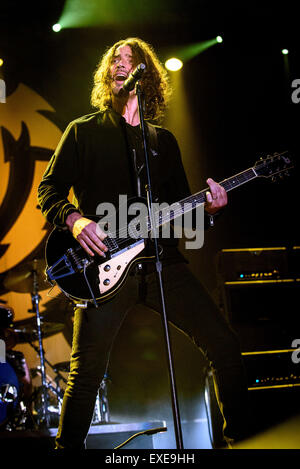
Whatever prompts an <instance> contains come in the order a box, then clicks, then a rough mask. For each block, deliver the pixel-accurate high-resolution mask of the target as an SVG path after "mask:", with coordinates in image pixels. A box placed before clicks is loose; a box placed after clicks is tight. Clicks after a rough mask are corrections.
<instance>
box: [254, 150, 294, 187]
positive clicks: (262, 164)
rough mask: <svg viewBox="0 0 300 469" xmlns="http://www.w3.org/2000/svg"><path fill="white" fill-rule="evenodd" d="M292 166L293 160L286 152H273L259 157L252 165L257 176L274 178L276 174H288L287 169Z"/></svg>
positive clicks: (281, 175)
mask: <svg viewBox="0 0 300 469" xmlns="http://www.w3.org/2000/svg"><path fill="white" fill-rule="evenodd" d="M293 167H294V165H293V162H292V161H291V159H290V157H289V156H288V154H287V152H286V151H285V152H283V153H274V155H268V156H267V157H265V158H261V159H260V160H258V161H257V162H256V163H255V165H254V168H253V169H254V171H255V172H256V174H257V176H260V177H265V178H272V180H273V181H274V180H276V178H277V176H279V177H281V178H282V177H283V176H289V170H290V169H292V168H293Z"/></svg>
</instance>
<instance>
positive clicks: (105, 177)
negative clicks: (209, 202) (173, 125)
mask: <svg viewBox="0 0 300 469" xmlns="http://www.w3.org/2000/svg"><path fill="white" fill-rule="evenodd" d="M155 129H156V134H157V142H156V144H157V148H155V149H154V148H153V147H151V145H150V147H151V148H150V151H149V163H150V168H151V178H152V192H153V201H154V202H159V203H162V202H167V203H168V204H171V203H173V202H177V201H179V200H181V199H183V198H185V197H187V196H188V195H190V189H189V185H188V181H187V178H186V175H185V171H184V168H183V165H182V161H181V155H180V150H179V147H178V144H177V141H176V139H175V137H174V136H173V134H172V133H171V132H169V131H168V130H166V129H163V128H162V127H159V126H155ZM141 143H142V140H141V135H140V130H139V129H138V128H134V127H131V126H129V125H128V124H127V123H126V121H125V119H124V118H123V117H122V116H121V115H120V114H118V113H116V112H115V111H113V110H109V111H104V112H100V111H99V112H96V113H93V114H89V115H86V116H83V117H80V118H78V119H76V120H74V121H73V122H71V123H70V124H69V125H68V127H67V129H66V131H65V132H64V134H63V136H62V138H61V141H60V143H59V145H58V146H57V149H56V151H55V153H54V155H53V157H52V158H51V160H50V162H49V165H48V167H47V169H46V171H45V174H44V176H43V179H42V181H41V183H40V185H39V188H38V201H39V204H40V207H41V210H42V213H43V215H44V216H45V217H46V219H47V220H48V221H49V222H50V223H52V224H54V225H57V226H62V227H63V226H65V221H66V218H67V216H68V215H69V214H70V213H72V212H74V211H80V212H81V213H82V214H83V215H85V216H87V217H88V215H95V214H96V211H97V206H98V205H99V204H100V203H103V202H109V203H112V204H114V206H115V207H118V203H119V195H120V194H123V195H127V197H128V198H130V197H133V196H136V195H137V184H136V174H135V163H137V165H138V167H139V168H140V167H141V166H142V165H143V160H142V157H143V156H142V146H141ZM133 149H134V150H135V151H136V158H137V159H136V161H134V157H133V156H134V152H133ZM145 177H146V173H145V170H144V169H143V170H142V172H141V189H142V195H144V192H145V191H144V187H145V181H146V180H145ZM71 187H73V192H74V196H75V199H74V200H73V201H72V203H71V202H69V201H68V199H67V197H68V194H69V191H70V189H71ZM164 243H165V244H167V245H170V246H176V245H177V240H164ZM172 251H173V250H172ZM172 256H173V254H172Z"/></svg>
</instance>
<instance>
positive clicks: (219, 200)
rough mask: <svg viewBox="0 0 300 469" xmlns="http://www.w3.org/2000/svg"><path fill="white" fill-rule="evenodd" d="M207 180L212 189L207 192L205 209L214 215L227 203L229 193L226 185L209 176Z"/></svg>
mask: <svg viewBox="0 0 300 469" xmlns="http://www.w3.org/2000/svg"><path fill="white" fill-rule="evenodd" d="M206 182H207V184H208V186H209V188H210V191H207V192H206V203H205V211H206V212H207V213H208V214H209V215H214V214H215V213H217V212H218V211H219V210H220V209H221V208H223V207H225V205H227V202H228V198H227V193H226V191H225V189H224V187H222V186H221V185H220V184H218V183H217V182H215V181H214V180H213V179H211V178H209V179H207V181H206Z"/></svg>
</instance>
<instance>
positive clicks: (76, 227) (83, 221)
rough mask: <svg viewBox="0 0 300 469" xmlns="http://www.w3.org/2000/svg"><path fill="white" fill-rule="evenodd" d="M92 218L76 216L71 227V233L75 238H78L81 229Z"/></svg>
mask: <svg viewBox="0 0 300 469" xmlns="http://www.w3.org/2000/svg"><path fill="white" fill-rule="evenodd" d="M91 221H92V220H88V219H87V218H78V220H76V221H75V223H74V225H73V229H72V234H73V236H74V238H75V239H77V238H78V236H79V235H80V233H81V232H82V230H83V229H84V228H85V227H86V226H87V225H89V224H90V223H91Z"/></svg>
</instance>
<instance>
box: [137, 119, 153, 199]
mask: <svg viewBox="0 0 300 469" xmlns="http://www.w3.org/2000/svg"><path fill="white" fill-rule="evenodd" d="M146 131H147V133H148V143H149V152H150V153H151V154H152V155H153V156H154V157H155V158H156V157H157V156H158V141H157V131H156V128H155V127H154V126H153V125H151V124H148V122H146ZM133 157H134V169H135V175H136V184H137V196H138V197H141V196H142V192H141V178H140V174H141V172H142V170H143V169H144V166H145V164H142V166H138V165H137V161H136V152H135V150H133ZM149 157H150V155H149Z"/></svg>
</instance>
